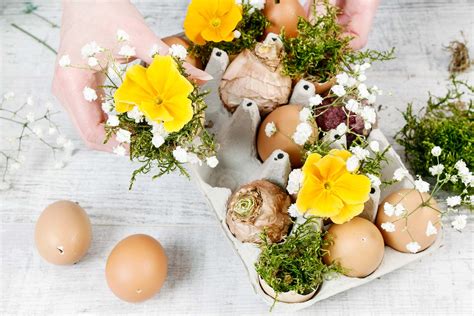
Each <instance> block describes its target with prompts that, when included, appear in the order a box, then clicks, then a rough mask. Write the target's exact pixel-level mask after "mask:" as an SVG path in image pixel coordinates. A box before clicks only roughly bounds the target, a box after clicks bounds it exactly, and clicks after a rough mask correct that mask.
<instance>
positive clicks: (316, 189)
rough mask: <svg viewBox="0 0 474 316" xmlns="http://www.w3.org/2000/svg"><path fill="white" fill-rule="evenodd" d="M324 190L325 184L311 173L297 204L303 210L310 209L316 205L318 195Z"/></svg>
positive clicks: (297, 199)
mask: <svg viewBox="0 0 474 316" xmlns="http://www.w3.org/2000/svg"><path fill="white" fill-rule="evenodd" d="M323 190H324V186H323V184H322V182H320V181H319V179H317V178H316V177H315V176H313V175H309V176H308V177H307V178H306V179H305V181H304V183H303V186H302V187H301V190H300V192H299V193H298V196H297V198H296V205H297V206H298V208H299V209H300V210H301V211H303V212H306V211H307V210H308V209H310V208H313V207H314V205H315V203H317V201H316V197H317V196H319V195H320V194H321V192H322V191H323Z"/></svg>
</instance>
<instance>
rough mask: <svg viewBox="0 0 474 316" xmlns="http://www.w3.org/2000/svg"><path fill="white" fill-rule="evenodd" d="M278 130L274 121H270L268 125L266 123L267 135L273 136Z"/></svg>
mask: <svg viewBox="0 0 474 316" xmlns="http://www.w3.org/2000/svg"><path fill="white" fill-rule="evenodd" d="M276 132H277V127H276V125H275V123H274V122H268V123H267V125H265V135H267V137H269V138H270V137H272V136H273V135H275V133H276Z"/></svg>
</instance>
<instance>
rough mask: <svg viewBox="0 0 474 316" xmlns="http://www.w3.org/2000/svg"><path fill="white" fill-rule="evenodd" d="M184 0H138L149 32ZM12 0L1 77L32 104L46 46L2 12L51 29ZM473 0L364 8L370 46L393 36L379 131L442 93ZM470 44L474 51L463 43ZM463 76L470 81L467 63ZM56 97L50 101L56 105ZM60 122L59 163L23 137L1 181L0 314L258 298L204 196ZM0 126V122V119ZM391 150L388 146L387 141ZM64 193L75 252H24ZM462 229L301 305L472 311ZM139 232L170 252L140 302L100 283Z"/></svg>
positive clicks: (217, 305) (157, 307) (213, 304)
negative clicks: (77, 214) (394, 267)
mask: <svg viewBox="0 0 474 316" xmlns="http://www.w3.org/2000/svg"><path fill="white" fill-rule="evenodd" d="M36 3H37V4H38V5H40V9H39V11H38V12H39V13H42V14H44V15H45V16H47V17H48V18H51V19H52V20H54V21H57V22H58V23H59V21H60V14H61V12H60V4H59V1H48V0H41V1H36ZM186 4H187V1H186V0H180V1H175V0H160V1H152V0H147V1H137V6H138V8H139V9H140V10H141V11H142V13H143V14H144V15H146V16H147V21H148V22H149V24H150V25H151V27H152V28H153V29H154V30H155V31H156V32H157V33H158V34H159V35H169V34H173V33H176V32H178V31H180V25H181V21H182V19H183V16H184V12H185V8H186ZM23 7H24V5H23V4H22V2H21V1H15V0H4V1H3V2H2V4H1V5H0V12H1V14H2V16H1V22H0V23H1V24H0V27H1V48H2V52H1V66H2V68H1V72H0V78H1V88H0V92H2V93H3V92H6V91H10V90H12V91H15V92H16V93H17V95H18V96H23V97H26V96H27V95H33V96H34V98H35V100H36V103H37V104H42V103H45V102H46V101H48V100H52V96H51V94H50V82H51V78H52V72H53V64H54V56H53V54H51V52H49V51H48V50H46V49H44V48H43V47H42V46H40V45H38V44H37V43H36V42H34V41H32V40H31V39H29V38H27V37H26V36H25V35H24V34H21V33H20V32H18V31H17V30H15V29H14V28H12V27H11V26H10V23H12V22H14V23H17V24H18V25H20V26H23V27H24V28H26V29H28V30H30V31H33V32H34V33H35V34H37V35H39V36H40V37H41V38H45V39H46V40H47V41H48V42H49V43H50V44H51V45H52V46H53V47H57V44H58V31H57V29H52V28H51V27H49V26H48V25H46V24H45V23H44V22H42V21H40V20H39V19H38V18H36V17H34V16H31V15H25V14H23V13H22V10H23ZM473 17H474V2H472V0H458V1H428V0H426V1H421V0H406V1H385V2H384V3H382V4H381V7H380V10H379V12H378V14H377V18H376V21H375V26H374V30H373V32H372V35H371V38H370V43H369V46H370V47H373V48H388V47H391V46H396V47H397V57H398V58H397V60H395V61H392V62H388V63H386V64H383V65H380V64H379V65H374V67H373V69H372V70H371V71H370V77H369V79H370V81H371V82H372V83H376V84H377V85H378V86H379V87H381V88H382V89H383V90H385V91H386V92H391V93H392V95H391V96H390V95H389V94H388V93H386V94H385V96H383V97H382V98H381V99H380V103H381V104H383V110H382V111H381V113H380V116H381V120H382V122H383V124H381V125H382V129H383V131H384V132H385V134H386V135H387V136H388V137H390V139H391V137H393V135H394V134H395V133H396V131H397V130H398V129H400V127H401V125H402V120H401V115H400V113H399V110H403V109H404V108H405V106H406V104H407V102H409V101H412V100H414V101H416V102H419V103H418V105H420V104H421V103H422V102H423V101H424V100H425V99H426V96H427V94H426V91H428V90H431V91H433V92H438V93H443V92H444V89H443V85H444V80H445V78H447V76H448V73H447V71H446V67H447V64H448V60H449V57H448V53H447V52H446V51H444V50H443V48H442V45H446V44H448V43H449V41H450V40H452V39H454V38H457V37H459V31H460V30H464V32H465V35H466V37H467V38H468V39H469V40H470V48H471V50H472V49H473V47H472V43H473V42H474V38H473V36H474V35H473V34H474V28H473V26H474V24H473ZM472 52H473V53H474V50H472ZM465 76H469V77H470V79H471V80H472V79H473V75H472V72H471V73H470V74H467V75H465ZM59 108H60V107H59V106H58V109H59ZM58 118H59V120H60V121H61V124H60V125H61V126H62V128H63V130H64V131H65V134H66V135H67V136H68V137H69V138H71V139H73V140H74V143H75V144H76V146H77V147H79V151H78V152H77V154H76V155H75V156H74V159H73V160H72V162H71V163H70V164H69V165H68V166H67V167H66V168H65V169H62V170H56V169H54V168H53V159H52V157H51V155H50V153H49V151H48V150H47V149H46V148H44V147H43V146H41V145H40V144H38V143H32V145H31V146H30V148H29V151H28V152H27V157H28V159H27V161H26V162H25V164H24V166H23V168H22V170H20V171H19V172H18V173H17V174H16V175H15V177H14V179H13V181H14V182H13V183H14V187H13V188H12V189H11V190H10V191H7V192H0V213H1V229H0V231H1V254H0V257H1V277H0V279H1V299H0V302H1V305H0V314H2V315H3V314H5V315H8V314H24V315H33V314H44V315H53V314H56V315H67V314H78V313H84V314H113V315H115V314H122V313H129V314H163V315H169V314H185V313H189V314H194V315H196V314H224V313H231V314H253V313H266V312H267V311H268V307H267V306H266V305H264V304H263V302H262V301H260V299H259V298H258V297H257V296H256V295H255V294H254V293H253V291H252V288H251V287H250V284H249V282H248V281H247V279H246V272H245V270H244V267H243V266H242V264H241V262H240V260H239V259H238V258H237V256H236V255H234V253H233V252H232V250H231V248H230V244H229V243H228V241H227V240H226V238H225V237H224V235H223V234H222V232H221V230H220V228H219V226H218V223H217V221H216V220H215V218H214V216H213V214H212V213H211V211H210V210H209V209H208V208H207V206H206V204H205V201H204V198H203V197H202V196H201V194H200V193H199V192H198V191H197V189H196V187H194V185H193V184H192V183H190V182H189V181H188V180H187V179H185V178H181V177H179V176H177V175H171V176H166V177H164V178H163V179H161V180H159V181H154V182H153V181H151V180H150V179H149V178H147V177H141V178H139V181H138V182H137V184H136V186H135V188H134V190H133V191H128V180H129V176H130V173H131V171H132V169H133V166H131V165H130V162H129V161H127V159H121V158H118V157H115V156H113V155H108V154H104V153H99V152H93V151H89V150H87V149H86V148H85V147H84V146H83V145H82V143H81V141H80V140H79V138H78V136H77V134H76V133H75V131H74V130H73V129H72V127H71V126H70V123H69V121H68V119H67V116H66V115H65V114H61V115H60V116H59V117H58ZM0 124H2V125H0V133H1V134H2V136H4V134H8V133H9V132H8V131H6V125H4V124H5V123H3V122H2V123H0ZM396 148H398V149H399V147H396ZM58 199H71V200H74V201H78V202H80V204H81V205H82V206H83V207H84V208H85V209H86V210H87V212H88V213H89V215H90V217H91V220H92V223H93V243H92V247H91V249H90V252H89V254H88V255H87V257H86V258H85V259H84V260H83V261H81V262H80V263H79V264H77V265H75V266H72V267H56V266H52V265H49V264H47V263H45V262H44V261H43V260H42V259H41V258H40V257H39V256H38V254H37V253H36V250H35V247H34V241H33V231H34V224H35V221H36V219H37V218H38V216H39V214H40V212H41V211H42V209H43V208H44V207H45V206H46V205H47V204H49V203H51V202H53V201H55V200H58ZM473 230H474V225H473V224H472V218H471V221H470V222H469V224H468V227H467V228H466V229H465V231H464V232H463V233H458V232H455V231H453V230H452V229H447V230H446V238H445V242H444V246H443V247H442V248H441V249H440V250H439V251H438V252H436V253H435V254H433V255H432V256H429V257H426V258H424V259H423V260H421V261H420V262H417V263H414V264H411V265H409V266H406V267H405V268H403V269H401V270H398V271H396V272H395V273H392V274H390V275H387V276H385V277H383V278H381V279H379V280H376V281H374V282H372V283H370V284H368V285H365V286H362V287H359V288H356V289H353V290H350V291H348V292H345V293H343V294H341V295H338V296H336V297H333V298H331V299H328V300H326V301H323V302H321V303H318V304H316V305H314V306H313V307H311V308H309V309H307V310H305V311H303V312H301V313H300V314H302V315H305V314H308V315H315V314H319V315H324V314H341V315H349V314H354V315H360V314H374V315H377V314H384V315H385V314H394V315H399V314H411V315H414V314H440V315H447V314H457V315H463V314H471V315H472V313H473V303H472V298H473V271H472V268H473ZM133 233H146V234H150V235H152V236H154V237H156V238H158V239H159V240H160V241H161V242H162V244H163V245H164V247H165V248H166V250H167V254H168V256H169V276H168V279H167V282H166V284H165V286H164V288H163V289H162V291H161V293H160V294H159V295H157V296H156V297H155V298H153V299H151V300H150V301H147V302H145V303H142V304H128V303H124V302H121V301H119V300H118V299H117V298H116V297H115V296H114V295H113V294H112V293H111V292H110V291H109V289H108V288H107V284H106V282H105V278H104V266H105V260H106V258H107V255H108V254H109V252H110V250H111V249H112V248H113V246H114V245H115V244H116V243H117V242H118V241H119V240H120V239H122V238H124V237H125V236H127V235H130V234H133Z"/></svg>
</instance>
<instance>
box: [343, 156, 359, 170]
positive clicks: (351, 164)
mask: <svg viewBox="0 0 474 316" xmlns="http://www.w3.org/2000/svg"><path fill="white" fill-rule="evenodd" d="M359 165H360V161H359V159H357V157H356V156H351V157H349V159H347V161H346V169H347V171H349V172H354V171H356V170H357V168H359Z"/></svg>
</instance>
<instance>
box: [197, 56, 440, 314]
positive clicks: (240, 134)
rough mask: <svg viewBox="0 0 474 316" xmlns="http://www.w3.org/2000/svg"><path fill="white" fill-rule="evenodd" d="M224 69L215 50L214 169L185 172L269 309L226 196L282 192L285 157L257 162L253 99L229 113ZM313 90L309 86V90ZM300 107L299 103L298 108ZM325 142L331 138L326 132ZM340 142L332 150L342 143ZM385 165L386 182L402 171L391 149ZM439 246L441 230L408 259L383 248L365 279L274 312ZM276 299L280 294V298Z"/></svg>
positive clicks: (335, 282) (254, 249) (336, 282)
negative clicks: (259, 187) (265, 189)
mask: <svg viewBox="0 0 474 316" xmlns="http://www.w3.org/2000/svg"><path fill="white" fill-rule="evenodd" d="M228 64H229V57H228V56H227V54H226V53H225V52H223V51H221V50H218V49H214V51H213V53H212V56H211V58H210V61H209V63H208V65H207V67H206V71H207V72H208V73H209V74H211V75H212V76H213V80H211V81H209V82H208V83H207V84H206V86H205V87H204V89H205V90H208V91H209V92H210V94H209V95H208V96H207V100H206V102H207V104H208V108H207V109H206V120H207V121H208V122H212V124H210V125H211V126H212V127H211V128H210V131H211V132H212V133H214V134H215V135H216V138H217V142H218V144H219V146H220V148H219V151H218V154H217V157H218V159H219V165H218V166H217V167H216V168H214V169H211V168H209V167H207V166H205V165H204V166H192V167H190V169H191V170H190V171H191V174H192V178H193V179H194V181H195V183H196V184H197V186H198V187H199V189H200V190H201V191H202V193H203V194H204V196H205V198H206V200H207V202H208V204H209V207H210V208H211V209H212V210H213V211H214V212H215V214H216V216H217V218H218V220H219V221H220V223H221V227H222V229H223V231H224V234H225V236H226V237H227V238H228V239H229V241H230V242H231V244H232V247H233V249H234V251H235V252H236V254H237V255H238V256H239V258H240V259H241V260H242V262H243V264H244V266H245V267H246V270H247V273H248V277H249V280H250V282H251V284H252V286H253V288H254V290H255V292H256V293H257V295H259V296H260V297H261V298H262V299H263V300H264V301H265V302H266V303H267V304H268V305H272V304H273V301H274V299H273V298H272V297H271V296H270V295H268V294H267V293H266V292H265V291H264V289H262V286H260V281H259V276H258V275H257V273H256V271H255V268H254V265H255V262H256V261H257V259H258V256H259V253H260V250H259V248H258V246H257V245H255V244H249V243H242V242H240V241H239V240H237V239H236V238H235V237H234V236H233V235H232V233H231V232H230V231H229V229H228V227H227V224H226V211H227V208H226V203H227V200H228V198H229V197H230V195H231V193H232V192H233V191H234V190H235V189H237V188H238V187H239V186H241V185H244V184H247V183H249V182H251V181H253V180H258V179H266V180H269V181H271V182H273V183H275V184H278V185H280V186H281V187H282V188H285V187H286V184H287V181H288V175H289V173H290V171H291V167H290V160H289V157H288V154H286V153H285V152H283V151H281V150H276V151H274V152H273V154H272V155H270V157H269V158H268V159H267V160H266V161H264V162H262V161H260V160H259V159H258V155H257V150H256V134H257V132H258V127H259V125H260V122H261V117H260V114H259V110H258V107H257V104H255V102H253V101H252V100H248V99H245V100H243V102H242V103H241V105H240V106H238V107H237V109H236V111H235V112H234V113H233V114H231V113H229V112H228V111H227V110H226V108H225V107H224V106H223V105H222V102H221V100H220V97H219V92H218V87H219V83H220V80H221V78H222V75H223V73H224V71H225V70H226V68H227V66H228ZM304 85H305V84H304V82H299V83H297V84H296V85H295V88H294V91H293V94H292V96H291V99H292V100H298V99H299V100H307V97H306V96H307V94H308V91H307V90H305V89H304ZM313 87H314V86H313ZM303 105H304V104H303ZM327 137H332V136H331V135H330V133H328V135H327ZM343 138H344V137H341V139H340V140H338V141H337V142H336V143H335V145H336V147H337V146H338V144H343V143H345V139H343ZM372 140H376V141H378V142H379V143H380V146H381V148H385V147H387V146H389V143H388V141H387V139H386V138H385V136H384V135H383V134H382V132H381V131H380V130H379V129H378V128H375V129H374V130H372V132H371V134H370V136H369V141H372ZM387 158H388V163H387V164H385V165H384V167H383V170H382V178H383V179H391V178H392V175H393V172H394V171H395V170H396V169H397V168H399V167H403V163H402V161H401V159H400V157H399V156H398V155H397V154H396V152H395V151H394V150H393V149H392V148H391V149H389V150H388V152H387ZM401 188H411V184H410V182H409V181H408V180H407V179H405V180H403V181H401V182H399V183H396V184H394V185H391V186H389V187H387V188H384V189H383V190H382V191H379V190H378V189H376V190H373V192H372V193H371V195H370V201H369V202H367V203H366V207H365V209H364V212H363V213H362V214H361V216H362V217H364V218H366V219H368V220H370V221H372V222H373V221H374V220H375V217H376V214H377V207H378V204H379V201H382V200H383V199H384V198H385V197H386V196H387V195H389V194H390V193H392V192H395V191H397V190H399V189H401ZM441 243H442V232H441V231H440V232H439V233H438V236H437V240H436V241H435V243H434V244H433V245H432V246H431V247H430V248H428V249H426V250H425V251H423V252H420V253H417V254H407V253H401V252H398V251H395V250H393V249H391V248H389V247H387V246H386V247H385V253H384V258H383V260H382V263H381V264H380V266H379V267H378V268H377V270H375V271H374V272H373V273H372V274H370V275H369V276H367V277H365V278H350V277H346V276H342V275H341V276H339V277H337V278H335V279H332V280H329V281H325V282H324V283H323V284H321V286H320V288H319V289H318V292H317V294H316V295H314V296H312V297H311V298H309V299H308V300H306V301H304V302H303V301H301V302H293V303H285V302H277V304H276V305H275V307H274V310H276V311H283V312H284V311H297V310H300V309H303V308H306V307H308V306H310V305H313V304H315V303H316V302H319V301H321V300H324V299H326V298H328V297H331V296H334V295H336V294H338V293H341V292H344V291H347V290H349V289H351V288H354V287H357V286H360V285H363V284H365V283H368V282H370V281H372V280H374V279H377V278H380V277H381V276H383V275H385V274H387V273H390V272H392V271H394V270H396V269H399V268H401V267H403V266H405V265H407V264H409V263H410V262H413V261H417V260H419V259H420V258H421V257H424V256H427V255H429V254H430V253H432V252H433V251H435V250H436V249H437V248H439V247H440V245H441ZM279 298H281V297H280V295H279Z"/></svg>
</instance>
